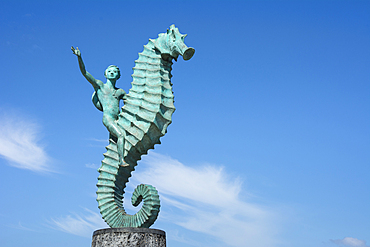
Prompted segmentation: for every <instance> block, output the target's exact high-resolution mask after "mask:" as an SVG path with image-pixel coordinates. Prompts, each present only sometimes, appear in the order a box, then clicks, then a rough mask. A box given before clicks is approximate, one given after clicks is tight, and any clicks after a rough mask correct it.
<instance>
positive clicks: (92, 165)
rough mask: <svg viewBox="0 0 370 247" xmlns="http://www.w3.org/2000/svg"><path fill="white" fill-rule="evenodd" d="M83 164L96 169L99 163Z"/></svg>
mask: <svg viewBox="0 0 370 247" xmlns="http://www.w3.org/2000/svg"><path fill="white" fill-rule="evenodd" d="M85 166H86V167H87V168H90V169H94V170H97V169H98V168H99V167H100V165H98V164H85Z"/></svg>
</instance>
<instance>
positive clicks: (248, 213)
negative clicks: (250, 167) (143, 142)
mask: <svg viewBox="0 0 370 247" xmlns="http://www.w3.org/2000/svg"><path fill="white" fill-rule="evenodd" d="M143 164H145V166H146V169H145V170H144V171H143V172H135V174H133V177H132V180H133V181H137V182H138V183H145V184H151V185H153V186H155V187H156V188H157V190H158V191H159V194H160V198H161V201H162V204H163V207H172V208H175V209H176V210H173V211H176V213H170V212H165V213H161V218H162V219H163V220H168V221H169V222H172V223H175V224H177V225H179V226H182V227H184V228H186V229H188V230H191V231H196V232H200V233H205V234H208V235H211V236H214V237H215V238H217V239H219V240H221V241H222V242H223V243H224V246H226V245H229V246H245V243H248V245H249V246H254V247H258V246H274V245H276V244H277V242H276V239H275V236H276V235H277V228H278V227H277V223H276V221H277V214H276V213H274V212H273V211H272V210H271V209H268V208H267V207H264V206H262V205H257V204H253V203H249V202H246V201H243V200H241V199H240V198H239V194H240V192H241V189H242V183H241V181H240V180H239V179H238V178H232V177H230V176H228V175H227V174H226V172H225V170H224V169H223V168H220V167H215V166H211V165H208V166H202V167H197V168H192V167H188V166H185V165H183V164H181V163H180V162H179V161H177V160H174V159H172V158H170V157H168V156H163V155H160V154H156V153H154V152H150V154H149V155H148V156H144V157H143V160H142V162H141V163H140V165H143ZM163 207H162V208H163ZM169 211H171V210H169Z"/></svg>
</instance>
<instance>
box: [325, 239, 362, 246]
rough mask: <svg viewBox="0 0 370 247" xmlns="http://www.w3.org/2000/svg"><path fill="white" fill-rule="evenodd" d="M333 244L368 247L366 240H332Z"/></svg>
mask: <svg viewBox="0 0 370 247" xmlns="http://www.w3.org/2000/svg"><path fill="white" fill-rule="evenodd" d="M330 241H331V242H332V243H334V244H336V245H338V246H343V247H368V245H366V241H365V240H360V239H357V238H351V237H345V238H343V239H336V240H330Z"/></svg>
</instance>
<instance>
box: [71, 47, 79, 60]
mask: <svg viewBox="0 0 370 247" xmlns="http://www.w3.org/2000/svg"><path fill="white" fill-rule="evenodd" d="M71 50H72V52H73V54H75V55H76V56H77V57H81V52H80V50H79V49H78V47H76V49H75V48H74V47H73V46H72V47H71Z"/></svg>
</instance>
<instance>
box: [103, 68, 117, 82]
mask: <svg viewBox="0 0 370 247" xmlns="http://www.w3.org/2000/svg"><path fill="white" fill-rule="evenodd" d="M105 77H106V78H107V79H116V80H117V79H118V78H119V73H118V69H117V68H116V67H110V68H107V69H106V70H105Z"/></svg>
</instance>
